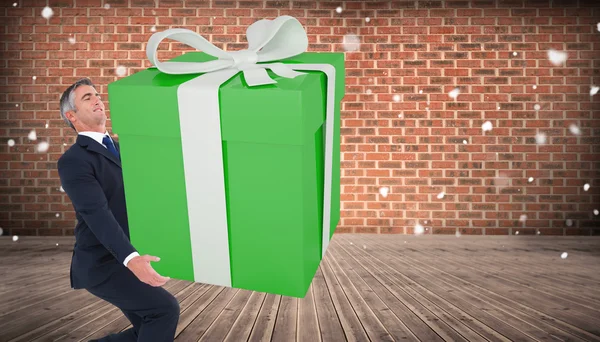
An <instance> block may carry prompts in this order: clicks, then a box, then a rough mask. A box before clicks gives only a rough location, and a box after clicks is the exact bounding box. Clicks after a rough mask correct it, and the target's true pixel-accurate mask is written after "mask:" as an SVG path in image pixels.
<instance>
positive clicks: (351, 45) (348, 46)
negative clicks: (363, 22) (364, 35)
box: [342, 34, 360, 51]
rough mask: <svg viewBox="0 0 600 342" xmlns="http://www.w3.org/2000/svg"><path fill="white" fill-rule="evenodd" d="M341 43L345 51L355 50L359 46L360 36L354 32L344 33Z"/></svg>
mask: <svg viewBox="0 0 600 342" xmlns="http://www.w3.org/2000/svg"><path fill="white" fill-rule="evenodd" d="M342 44H343V46H344V50H345V51H356V50H358V49H359V48H360V38H358V36H357V35H355V34H346V35H344V40H343V43H342Z"/></svg>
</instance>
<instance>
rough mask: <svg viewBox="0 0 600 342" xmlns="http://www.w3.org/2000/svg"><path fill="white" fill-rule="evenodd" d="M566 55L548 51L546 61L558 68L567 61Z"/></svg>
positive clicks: (561, 52)
mask: <svg viewBox="0 0 600 342" xmlns="http://www.w3.org/2000/svg"><path fill="white" fill-rule="evenodd" d="M567 57H568V55H567V53H566V52H563V51H557V50H554V49H550V50H548V60H550V63H552V64H554V65H556V66H559V65H561V64H563V63H565V62H566V61H567Z"/></svg>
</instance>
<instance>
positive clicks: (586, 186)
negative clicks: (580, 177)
mask: <svg viewBox="0 0 600 342" xmlns="http://www.w3.org/2000/svg"><path fill="white" fill-rule="evenodd" d="M589 189H590V185H589V184H588V183H585V184H584V185H583V191H588V190H589Z"/></svg>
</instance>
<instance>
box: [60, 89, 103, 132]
mask: <svg viewBox="0 0 600 342" xmlns="http://www.w3.org/2000/svg"><path fill="white" fill-rule="evenodd" d="M82 85H89V86H92V87H94V88H96V87H95V86H94V84H93V83H92V81H91V80H90V79H89V78H81V79H79V80H77V82H75V83H73V84H72V85H71V86H70V87H69V88H67V90H65V92H64V93H63V94H62V96H61V97H60V116H61V117H62V119H63V120H65V122H66V123H67V125H69V127H71V128H72V129H74V130H75V132H77V130H76V129H75V127H74V126H73V123H72V122H71V121H70V120H69V119H68V118H67V112H68V111H70V110H72V111H74V112H77V108H75V89H77V87H79V86H82Z"/></svg>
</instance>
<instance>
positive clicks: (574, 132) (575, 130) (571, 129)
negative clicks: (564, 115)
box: [569, 124, 581, 135]
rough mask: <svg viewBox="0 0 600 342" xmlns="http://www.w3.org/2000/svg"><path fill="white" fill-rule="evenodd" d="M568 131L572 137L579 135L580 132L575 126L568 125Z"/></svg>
mask: <svg viewBox="0 0 600 342" xmlns="http://www.w3.org/2000/svg"><path fill="white" fill-rule="evenodd" d="M569 131H571V133H572V134H574V135H581V130H580V129H579V127H577V125H576V124H570V125H569Z"/></svg>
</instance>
